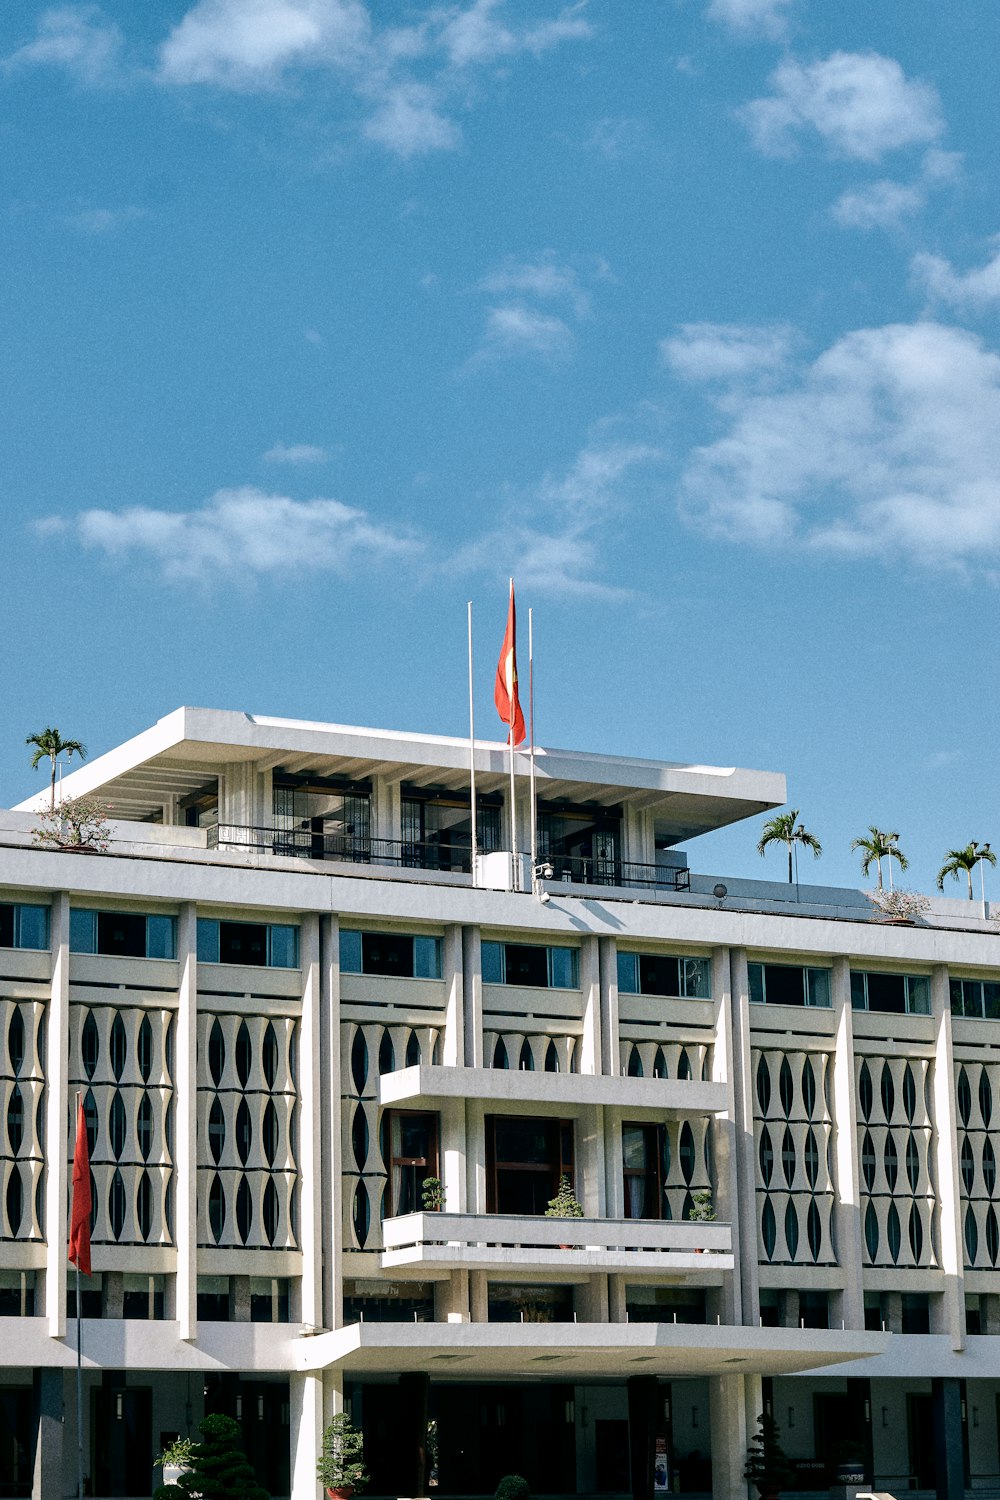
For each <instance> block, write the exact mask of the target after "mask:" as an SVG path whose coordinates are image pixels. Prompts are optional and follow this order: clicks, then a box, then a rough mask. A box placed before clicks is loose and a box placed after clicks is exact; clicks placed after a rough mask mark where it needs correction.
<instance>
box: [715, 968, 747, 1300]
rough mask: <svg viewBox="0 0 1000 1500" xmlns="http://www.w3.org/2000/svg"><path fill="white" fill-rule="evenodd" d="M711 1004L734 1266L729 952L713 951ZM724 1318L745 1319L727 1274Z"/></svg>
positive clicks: (725, 1209)
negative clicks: (722, 1098)
mask: <svg viewBox="0 0 1000 1500" xmlns="http://www.w3.org/2000/svg"><path fill="white" fill-rule="evenodd" d="M712 1000H713V1003H714V1006H715V1042H714V1045H713V1047H712V1080H713V1082H715V1083H721V1084H723V1085H724V1086H725V1090H726V1109H725V1113H724V1114H718V1115H716V1116H715V1119H714V1121H713V1126H712V1145H713V1148H714V1149H713V1156H714V1158H715V1211H716V1214H717V1215H718V1217H719V1218H720V1219H722V1220H724V1221H725V1222H727V1223H728V1224H729V1225H730V1226H731V1231H732V1236H733V1258H734V1263H735V1264H736V1265H739V1260H740V1230H741V1227H742V1226H741V1224H740V1209H739V1202H740V1200H739V1187H738V1183H737V1158H738V1149H737V1131H736V1087H735V1083H734V1081H733V1002H732V978H731V975H730V967H729V949H728V948H714V949H713V950H712ZM721 1310H722V1315H723V1321H724V1322H726V1323H739V1322H740V1321H741V1318H742V1299H741V1297H740V1281H739V1277H738V1276H736V1275H735V1273H732V1272H730V1273H728V1274H727V1275H726V1276H725V1277H724V1278H723V1285H722V1309H721Z"/></svg>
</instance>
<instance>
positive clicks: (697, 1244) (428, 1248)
mask: <svg viewBox="0 0 1000 1500" xmlns="http://www.w3.org/2000/svg"><path fill="white" fill-rule="evenodd" d="M382 1241H383V1245H384V1247H385V1248H384V1249H383V1251H382V1268H383V1270H396V1269H398V1268H399V1267H402V1266H407V1267H411V1266H412V1267H415V1268H419V1270H421V1271H428V1272H430V1271H452V1270H458V1269H462V1270H474V1271H496V1272H502V1273H508V1272H512V1271H531V1272H532V1273H535V1272H545V1273H547V1274H551V1273H565V1272H577V1273H579V1272H581V1271H583V1272H590V1271H627V1272H629V1273H630V1275H633V1276H634V1275H663V1274H664V1273H671V1272H673V1273H678V1272H686V1273H690V1272H695V1271H697V1272H701V1273H703V1274H704V1275H707V1276H710V1277H712V1278H713V1279H714V1277H715V1276H716V1275H717V1273H719V1272H721V1271H731V1270H732V1269H733V1256H732V1231H731V1229H730V1226H729V1225H728V1224H720V1223H718V1222H714V1223H708V1224H705V1223H690V1222H688V1221H687V1220H660V1219H549V1218H525V1217H522V1216H520V1215H516V1214H449V1213H418V1214H402V1215H401V1216H400V1217H399V1218H396V1219H386V1220H385V1221H384V1223H383V1225H382ZM705 1252H707V1253H708V1254H709V1255H710V1256H711V1259H709V1260H706V1259H705V1258H704V1255H705Z"/></svg>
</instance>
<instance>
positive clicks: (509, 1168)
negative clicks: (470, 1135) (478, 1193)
mask: <svg viewBox="0 0 1000 1500" xmlns="http://www.w3.org/2000/svg"><path fill="white" fill-rule="evenodd" d="M486 1152H487V1178H486V1211H487V1213H491V1214H544V1213H545V1210H546V1209H547V1208H548V1206H549V1203H550V1202H551V1200H552V1199H553V1198H554V1197H555V1196H556V1192H557V1191H558V1188H559V1179H560V1177H562V1176H566V1177H568V1178H569V1180H570V1183H571V1184H572V1183H573V1182H574V1178H575V1174H574V1170H573V1126H572V1123H571V1122H570V1121H561V1120H553V1119H533V1118H529V1117H526V1116H510V1117H507V1116H503V1115H487V1117H486Z"/></svg>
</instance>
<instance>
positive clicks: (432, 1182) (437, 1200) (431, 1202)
mask: <svg viewBox="0 0 1000 1500" xmlns="http://www.w3.org/2000/svg"><path fill="white" fill-rule="evenodd" d="M420 1203H421V1207H422V1208H423V1210H424V1213H428V1214H437V1213H440V1212H441V1210H442V1208H444V1187H443V1185H442V1183H441V1179H440V1177H425V1178H424V1180H423V1183H422V1184H421V1187H420Z"/></svg>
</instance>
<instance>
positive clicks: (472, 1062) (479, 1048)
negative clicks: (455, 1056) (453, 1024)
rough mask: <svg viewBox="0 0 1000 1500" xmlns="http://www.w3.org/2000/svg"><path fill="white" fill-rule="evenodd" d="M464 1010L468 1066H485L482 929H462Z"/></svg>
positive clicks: (466, 1063) (466, 1061)
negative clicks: (480, 933) (480, 931)
mask: <svg viewBox="0 0 1000 1500" xmlns="http://www.w3.org/2000/svg"><path fill="white" fill-rule="evenodd" d="M462 1007H463V1011H464V1023H463V1030H464V1033H465V1036H464V1044H465V1066H466V1067H467V1068H481V1067H483V1066H484V1063H483V956H482V945H481V942H480V937H479V928H478V927H464V928H463V929H462Z"/></svg>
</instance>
